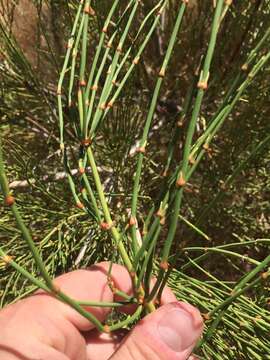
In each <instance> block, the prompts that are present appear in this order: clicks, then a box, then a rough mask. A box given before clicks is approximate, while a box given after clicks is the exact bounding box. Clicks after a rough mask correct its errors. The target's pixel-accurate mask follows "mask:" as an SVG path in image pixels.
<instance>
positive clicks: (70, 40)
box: [66, 39, 72, 49]
mask: <svg viewBox="0 0 270 360" xmlns="http://www.w3.org/2000/svg"><path fill="white" fill-rule="evenodd" d="M66 48H67V49H71V48H72V39H69V40H68V42H67V44H66Z"/></svg>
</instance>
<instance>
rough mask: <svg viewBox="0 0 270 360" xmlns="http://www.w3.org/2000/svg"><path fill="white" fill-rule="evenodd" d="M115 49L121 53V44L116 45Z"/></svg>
mask: <svg viewBox="0 0 270 360" xmlns="http://www.w3.org/2000/svg"><path fill="white" fill-rule="evenodd" d="M116 51H117V52H119V53H120V54H121V52H122V51H123V48H122V46H121V45H118V46H117V49H116Z"/></svg>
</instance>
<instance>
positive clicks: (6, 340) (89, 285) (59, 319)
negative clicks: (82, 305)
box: [0, 263, 131, 360]
mask: <svg viewBox="0 0 270 360" xmlns="http://www.w3.org/2000/svg"><path fill="white" fill-rule="evenodd" d="M106 267H107V264H106V263H102V264H99V265H98V266H94V267H91V268H90V269H89V270H77V271H73V272H71V273H68V274H65V275H62V276H60V277H58V278H57V279H55V284H56V286H57V287H58V288H60V290H61V291H63V292H65V293H67V294H68V295H69V296H70V297H72V298H74V299H76V300H95V301H109V302H111V301H113V294H112V293H111V291H110V289H109V287H108V286H107V275H106ZM113 276H114V277H115V278H116V279H117V280H118V281H119V284H120V283H121V286H122V289H123V291H129V290H130V288H131V281H130V277H129V274H128V272H127V271H126V270H125V268H124V267H122V266H119V265H115V266H114V267H113ZM87 310H88V311H91V312H92V313H93V314H95V315H96V316H97V317H98V318H99V320H100V321H103V320H104V319H105V318H106V316H107V314H108V312H109V311H110V309H108V308H107V309H106V308H92V307H87ZM93 327H94V326H93V325H92V324H91V323H90V322H89V321H88V320H87V319H85V318H84V317H83V316H81V315H80V314H78V313H77V311H75V310H73V309H72V308H71V307H69V306H68V305H66V304H64V303H61V302H60V301H58V300H57V299H56V298H55V297H53V296H50V295H48V294H45V293H44V292H40V291H39V292H37V293H36V294H35V295H34V296H31V297H29V298H26V299H24V300H21V301H19V302H18V303H16V304H13V305H11V306H8V307H7V308H5V309H4V310H2V311H1V312H0V328H1V339H0V346H4V345H6V346H8V347H9V349H15V350H20V351H21V354H22V356H25V357H27V356H28V354H31V352H32V350H33V349H34V347H35V345H36V344H37V343H42V344H44V346H45V347H46V348H47V349H48V352H49V351H50V349H51V348H54V349H56V351H59V352H60V353H63V354H66V355H67V356H68V357H69V358H70V359H76V360H85V359H86V343H85V339H84V338H83V336H82V335H81V334H80V332H79V331H85V330H91V329H93ZM0 354H1V348H0ZM28 357H29V356H28ZM47 358H50V359H52V360H53V358H52V357H47ZM42 359H43V358H42Z"/></svg>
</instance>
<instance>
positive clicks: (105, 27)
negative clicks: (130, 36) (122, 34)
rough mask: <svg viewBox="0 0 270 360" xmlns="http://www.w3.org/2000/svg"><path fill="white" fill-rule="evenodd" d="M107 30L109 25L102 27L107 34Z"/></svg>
mask: <svg viewBox="0 0 270 360" xmlns="http://www.w3.org/2000/svg"><path fill="white" fill-rule="evenodd" d="M107 31H108V27H107V26H104V28H103V29H102V32H103V33H104V34H106V33H107Z"/></svg>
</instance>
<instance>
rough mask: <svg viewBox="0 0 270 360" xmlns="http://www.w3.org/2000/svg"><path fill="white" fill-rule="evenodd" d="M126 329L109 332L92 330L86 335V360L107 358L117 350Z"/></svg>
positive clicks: (104, 359)
mask: <svg viewBox="0 0 270 360" xmlns="http://www.w3.org/2000/svg"><path fill="white" fill-rule="evenodd" d="M127 333H128V330H124V329H122V330H117V331H114V332H113V333H110V334H105V333H100V332H99V331H98V330H92V331H91V332H89V333H88V334H87V335H86V336H85V339H86V343H87V345H86V346H87V348H86V349H87V350H86V352H87V360H107V359H109V358H110V356H111V355H112V354H113V353H114V352H115V351H116V350H117V348H118V347H119V345H120V344H121V341H122V340H123V338H124V337H125V336H126V335H127Z"/></svg>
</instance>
